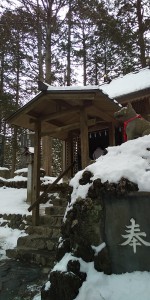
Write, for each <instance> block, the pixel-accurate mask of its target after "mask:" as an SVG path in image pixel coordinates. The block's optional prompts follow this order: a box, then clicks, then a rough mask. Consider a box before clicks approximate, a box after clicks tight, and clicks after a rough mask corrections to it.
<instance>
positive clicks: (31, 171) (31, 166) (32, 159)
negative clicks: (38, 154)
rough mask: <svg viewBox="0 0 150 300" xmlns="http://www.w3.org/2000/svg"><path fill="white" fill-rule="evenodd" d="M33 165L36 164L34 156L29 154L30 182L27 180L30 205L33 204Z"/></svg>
mask: <svg viewBox="0 0 150 300" xmlns="http://www.w3.org/2000/svg"><path fill="white" fill-rule="evenodd" d="M33 163H34V154H29V158H28V180H27V202H28V203H29V204H32V189H33Z"/></svg>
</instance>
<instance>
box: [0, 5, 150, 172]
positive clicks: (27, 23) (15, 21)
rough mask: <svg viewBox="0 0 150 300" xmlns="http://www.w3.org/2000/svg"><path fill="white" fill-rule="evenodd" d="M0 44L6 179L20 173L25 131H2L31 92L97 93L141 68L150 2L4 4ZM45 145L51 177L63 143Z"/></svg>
mask: <svg viewBox="0 0 150 300" xmlns="http://www.w3.org/2000/svg"><path fill="white" fill-rule="evenodd" d="M0 37H1V38H0V167H1V166H2V167H8V168H11V170H12V174H13V173H14V171H15V169H16V168H20V167H21V162H22V140H21V137H23V136H25V137H26V136H27V131H26V130H23V129H20V128H17V127H10V126H8V124H7V123H6V122H5V120H6V118H7V117H8V116H9V115H10V114H12V113H13V112H14V111H16V110H17V109H18V108H20V107H21V106H23V105H24V104H25V103H27V102H28V101H29V100H31V98H32V97H33V96H34V95H35V94H36V93H37V92H38V81H39V80H40V81H45V82H47V83H48V84H50V85H55V86H62V85H66V86H70V85H79V84H80V85H89V84H90V85H99V84H102V83H103V82H104V81H105V80H107V78H108V77H109V78H111V79H113V78H115V77H118V76H119V75H125V74H127V73H129V72H132V71H136V70H137V69H139V68H144V67H146V65H147V62H148V61H149V57H150V2H149V0H102V1H100V0H86V1H84V0H16V1H15V0H14V1H13V0H5V1H2V4H0ZM106 75H107V77H106ZM47 142H50V141H47ZM47 142H46V143H47ZM50 143H51V146H52V149H53V172H52V175H54V176H56V175H58V174H59V173H60V171H61V165H62V163H61V157H62V143H61V142H60V141H58V140H56V139H53V140H52V141H51V142H50ZM49 146H50V144H49Z"/></svg>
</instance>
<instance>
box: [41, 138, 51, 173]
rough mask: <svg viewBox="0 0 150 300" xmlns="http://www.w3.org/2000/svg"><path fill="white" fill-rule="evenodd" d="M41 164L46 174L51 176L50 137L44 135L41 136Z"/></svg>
mask: <svg viewBox="0 0 150 300" xmlns="http://www.w3.org/2000/svg"><path fill="white" fill-rule="evenodd" d="M42 161H43V163H42V166H43V169H44V170H45V172H46V175H47V176H52V138H51V137H50V136H44V137H43V138H42Z"/></svg>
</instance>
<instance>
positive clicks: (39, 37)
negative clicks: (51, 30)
mask: <svg viewBox="0 0 150 300" xmlns="http://www.w3.org/2000/svg"><path fill="white" fill-rule="evenodd" d="M37 45H38V69H39V74H38V79H39V80H40V81H43V80H44V74H43V51H42V28H41V22H40V7H39V0H37Z"/></svg>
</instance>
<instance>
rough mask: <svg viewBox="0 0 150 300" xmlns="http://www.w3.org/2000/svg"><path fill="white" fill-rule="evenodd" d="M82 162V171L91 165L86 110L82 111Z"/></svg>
mask: <svg viewBox="0 0 150 300" xmlns="http://www.w3.org/2000/svg"><path fill="white" fill-rule="evenodd" d="M80 132H81V134H80V136H81V162H82V169H84V168H85V167H87V165H88V164H89V140H88V118H87V113H86V110H85V109H84V108H82V109H81V110H80Z"/></svg>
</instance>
